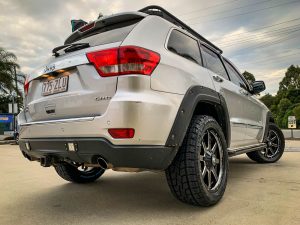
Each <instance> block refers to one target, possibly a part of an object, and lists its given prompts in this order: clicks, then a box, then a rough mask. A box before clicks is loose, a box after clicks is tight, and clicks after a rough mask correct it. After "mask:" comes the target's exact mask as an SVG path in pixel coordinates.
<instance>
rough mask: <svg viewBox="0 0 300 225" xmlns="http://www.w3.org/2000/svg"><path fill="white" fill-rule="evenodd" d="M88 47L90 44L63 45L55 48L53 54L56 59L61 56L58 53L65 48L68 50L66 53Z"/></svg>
mask: <svg viewBox="0 0 300 225" xmlns="http://www.w3.org/2000/svg"><path fill="white" fill-rule="evenodd" d="M87 47H90V44H89V43H74V44H67V45H61V46H58V47H56V48H54V49H53V50H52V53H53V55H54V56H55V57H57V56H59V53H58V51H59V50H62V49H64V48H66V49H65V52H72V51H76V50H79V49H83V48H87Z"/></svg>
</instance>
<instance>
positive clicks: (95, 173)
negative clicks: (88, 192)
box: [54, 163, 105, 183]
mask: <svg viewBox="0 0 300 225" xmlns="http://www.w3.org/2000/svg"><path fill="white" fill-rule="evenodd" d="M54 168H55V170H56V172H57V174H58V175H59V176H60V177H61V178H63V179H64V180H66V181H70V182H73V183H90V182H93V181H95V180H97V179H98V178H99V177H100V176H101V175H102V174H103V173H104V172H105V170H104V169H102V168H99V167H95V168H92V169H91V170H89V171H81V170H79V169H78V168H77V167H75V166H73V165H71V164H68V163H59V164H57V165H55V166H54Z"/></svg>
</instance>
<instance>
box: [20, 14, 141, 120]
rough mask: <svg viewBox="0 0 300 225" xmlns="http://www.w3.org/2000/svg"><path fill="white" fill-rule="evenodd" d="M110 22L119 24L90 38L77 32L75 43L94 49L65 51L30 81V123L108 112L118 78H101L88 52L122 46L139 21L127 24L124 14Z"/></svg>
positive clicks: (102, 28) (27, 118)
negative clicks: (91, 62) (87, 44)
mask: <svg viewBox="0 0 300 225" xmlns="http://www.w3.org/2000/svg"><path fill="white" fill-rule="evenodd" d="M134 16H136V15H134ZM115 17H116V16H115ZM126 18H128V15H127V17H126ZM109 19H110V20H108V21H111V22H114V23H119V24H118V25H117V26H116V24H113V25H112V26H113V27H112V28H110V29H107V28H105V27H103V26H101V27H100V28H99V29H100V30H96V32H95V34H93V33H91V32H90V31H89V35H87V36H86V37H85V36H84V35H82V34H81V35H80V36H78V34H77V33H76V32H74V33H73V34H74V35H73V36H74V38H73V40H74V41H75V40H76V41H75V42H74V43H80V42H82V43H89V45H90V46H91V47H88V48H84V49H81V50H77V51H74V52H70V53H64V52H63V50H61V51H60V54H59V55H60V56H58V57H56V58H55V57H53V58H51V59H50V60H49V62H48V63H47V64H46V65H44V66H42V67H41V68H40V69H39V70H37V71H36V72H35V73H33V74H31V75H30V76H29V77H28V78H27V79H28V81H29V88H28V94H27V95H26V97H25V107H26V108H25V109H26V110H25V116H26V121H27V122H37V121H47V120H57V119H66V118H68V119H69V118H79V117H90V116H98V115H103V114H104V113H105V111H106V109H107V107H108V104H109V102H110V99H111V98H112V97H113V96H114V94H115V92H116V86H117V77H102V76H100V75H99V73H98V72H97V70H96V69H95V67H94V66H93V65H92V64H90V63H89V61H88V59H87V57H86V53H88V52H93V51H99V50H103V49H109V48H114V47H118V46H120V45H121V43H122V41H123V40H124V39H125V38H126V37H127V35H128V34H129V33H130V32H131V30H132V29H133V28H134V26H135V25H136V24H137V23H138V22H139V21H134V23H132V22H130V23H129V24H126V21H124V20H121V19H124V15H121V17H120V18H119V19H120V21H119V22H118V19H116V18H114V19H113V20H112V19H111V18H109ZM131 21H132V20H131ZM98 22H99V21H98ZM101 23H103V21H102V22H101ZM104 28H105V29H104ZM71 37H72V35H71V36H70V37H69V38H68V40H69V41H70V39H72V38H71Z"/></svg>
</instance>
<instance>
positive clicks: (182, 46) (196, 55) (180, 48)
mask: <svg viewBox="0 0 300 225" xmlns="http://www.w3.org/2000/svg"><path fill="white" fill-rule="evenodd" d="M168 49H169V50H170V51H171V52H174V53H175V54H178V55H180V56H182V57H184V58H186V59H188V60H191V61H193V62H195V63H198V64H200V65H202V63H201V56H200V50H199V45H198V42H197V41H196V40H195V39H193V38H191V37H189V36H187V35H185V34H184V33H182V32H180V31H178V30H173V31H172V33H171V35H170V38H169V41H168Z"/></svg>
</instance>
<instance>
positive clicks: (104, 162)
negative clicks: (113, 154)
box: [97, 157, 108, 170]
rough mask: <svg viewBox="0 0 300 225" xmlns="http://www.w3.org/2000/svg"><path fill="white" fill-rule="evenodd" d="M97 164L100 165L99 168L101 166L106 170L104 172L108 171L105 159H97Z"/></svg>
mask: <svg viewBox="0 0 300 225" xmlns="http://www.w3.org/2000/svg"><path fill="white" fill-rule="evenodd" d="M97 163H98V164H99V166H100V167H101V168H102V169H104V170H106V169H107V167H108V166H107V162H106V160H105V159H103V158H102V157H99V158H97Z"/></svg>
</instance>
